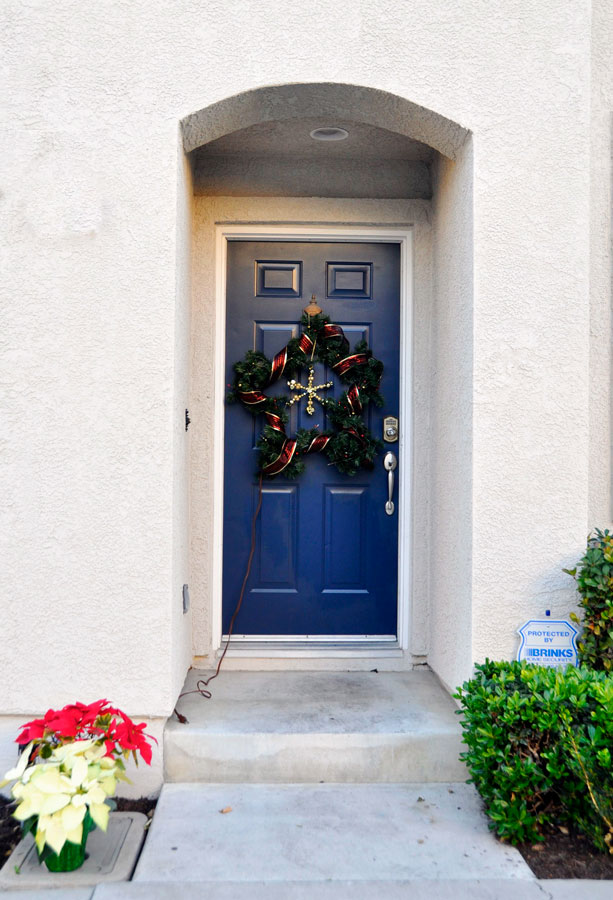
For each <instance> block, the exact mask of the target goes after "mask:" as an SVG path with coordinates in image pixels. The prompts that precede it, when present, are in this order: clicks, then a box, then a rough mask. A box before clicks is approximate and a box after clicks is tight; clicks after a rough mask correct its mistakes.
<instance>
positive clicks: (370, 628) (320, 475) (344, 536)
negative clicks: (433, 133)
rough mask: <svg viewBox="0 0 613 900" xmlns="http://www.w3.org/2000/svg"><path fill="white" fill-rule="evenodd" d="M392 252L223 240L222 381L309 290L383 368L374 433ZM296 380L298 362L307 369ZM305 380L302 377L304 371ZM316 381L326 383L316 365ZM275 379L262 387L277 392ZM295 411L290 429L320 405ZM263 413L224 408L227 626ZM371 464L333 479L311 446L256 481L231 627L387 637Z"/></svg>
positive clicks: (386, 392)
mask: <svg viewBox="0 0 613 900" xmlns="http://www.w3.org/2000/svg"><path fill="white" fill-rule="evenodd" d="M399 284H400V250H399V247H398V245H397V244H382V243H381V244H380V243H371V244H366V243H330V242H329V243H324V242H322V243H319V242H313V243H312V242H305V243H297V242H289V241H284V242H281V241H279V242H270V241H261V242H254V241H232V242H230V243H229V246H228V271H227V338H226V383H228V384H230V383H232V381H233V371H232V366H233V364H234V363H235V362H237V361H238V360H241V359H243V357H244V356H245V353H246V351H247V350H248V349H257V350H261V351H262V352H263V353H265V354H266V356H268V357H269V358H270V359H272V358H273V357H274V356H275V354H277V353H278V352H279V351H280V350H281V349H282V348H283V347H284V346H285V344H286V343H287V342H288V340H289V339H290V338H291V337H294V336H296V335H298V334H299V324H298V323H299V322H300V317H301V315H302V310H303V307H305V306H306V305H307V304H308V303H309V300H310V298H311V295H312V294H315V295H316V297H317V302H318V303H319V305H320V306H321V308H322V309H323V311H324V312H325V313H327V314H328V315H329V316H330V318H331V320H332V322H334V323H336V324H337V325H340V326H341V327H342V328H343V330H344V332H345V334H346V336H347V338H348V339H349V341H350V343H351V346H352V347H353V345H354V344H355V343H356V342H357V341H360V340H366V341H367V342H368V344H369V346H370V347H371V349H372V351H373V354H374V356H375V357H377V358H378V359H380V360H382V362H383V363H384V366H385V369H384V374H383V379H382V382H381V393H382V394H383V397H384V399H385V405H384V406H383V407H382V408H381V409H378V408H376V407H374V406H373V405H372V404H370V405H369V406H368V407H367V409H366V411H365V421H366V422H367V424H368V427H369V428H370V430H371V432H372V433H373V435H375V436H377V437H379V438H381V437H382V430H383V419H384V417H385V416H398V412H399V410H398V376H399V331H400V309H399ZM304 375H305V379H306V371H304ZM305 379H303V381H304V380H305ZM315 379H316V382H315V383H316V384H323V383H325V382H327V381H329V380H332V381H334V382H335V383H334V386H333V387H332V388H329V389H327V390H328V391H329V392H330V393H331V394H332V396H338V395H339V394H340V393H341V392H342V389H343V388H342V386H341V385H340V383H338V381H337V380H336V379H334V376H333V374H332V373H328V372H326V371H324V367H323V366H321V365H319V364H318V365H316V366H315ZM288 391H289V388H288V385H287V382H286V380H285V379H283V378H281V379H280V380H279V381H278V382H277V383H276V384H275V385H274V386H273V387H272V388H269V389H267V393H268V394H269V395H270V394H275V393H287V392H288ZM315 407H316V409H315V413H314V414H313V415H311V416H307V415H306V402H305V400H303V401H301V402H300V403H297V404H295V405H294V406H293V407H292V408H291V415H290V421H289V423H288V425H287V429H286V430H287V433H288V435H289V436H291V435H292V434H295V433H296V429H298V428H312V427H313V426H314V425H316V424H319V426H320V428H322V429H323V428H325V427H326V422H325V419H324V415H323V412H322V410H321V407H319V404H317V403H316V404H315ZM262 427H263V417H262V416H256V417H253V418H252V416H251V415H250V414H249V413H248V412H247V411H246V410H245V409H244V408H242V407H241V406H239V405H233V406H228V407H227V408H226V418H225V475H224V481H225V483H224V571H223V630H224V634H226V633H227V630H228V625H229V621H230V618H231V616H232V612H233V611H234V608H235V606H236V602H237V599H238V596H239V592H240V588H241V582H242V579H243V577H244V571H245V566H246V562H247V557H248V554H249V547H250V527H251V518H252V515H253V512H254V509H255V506H256V503H257V498H258V481H257V475H256V469H257V452H258V451H257V450H256V448H255V444H256V441H257V438H258V435H259V433H260V430H261V428H262ZM388 449H391V450H392V451H393V452H394V453H395V454H398V444H397V443H395V444H386V446H385V450H383V451H381V453H380V454H379V456H378V457H377V459H376V460H375V466H374V469H373V470H372V471H366V470H361V471H360V472H359V473H358V474H357V475H356V476H354V477H349V476H347V475H342V474H339V473H338V472H337V470H336V469H335V468H333V467H331V466H329V465H328V464H327V460H326V459H325V457H324V456H323V455H322V454H320V453H314V454H312V455H310V456H308V457H307V458H306V471H305V472H304V474H303V475H302V476H300V478H299V479H298V480H295V481H291V480H289V479H287V478H284V477H283V475H282V474H281V475H278V476H277V477H275V478H273V479H271V480H266V479H265V480H264V486H263V499H262V509H261V513H260V517H259V520H258V525H257V542H256V551H255V556H254V561H253V567H252V570H251V577H250V580H249V583H248V585H247V590H246V592H245V598H244V601H243V605H242V609H241V611H240V614H239V616H238V618H237V620H236V623H235V627H234V634H235V635H236V636H239V635H245V636H254V637H255V636H256V635H257V636H263V637H265V636H272V635H275V636H283V635H286V636H288V637H290V636H291V637H297V638H304V637H305V636H309V637H317V636H326V637H329V636H345V637H351V636H354V637H356V638H357V637H364V636H372V637H382V636H385V637H390V636H395V635H396V624H397V595H398V512H397V510H398V502H397V496H394V502H395V505H396V511H395V512H394V514H393V515H387V514H386V511H385V503H386V500H387V499H388V497H387V491H388V484H387V473H386V472H385V470H384V468H383V456H384V454H385V452H386V451H387V450H388Z"/></svg>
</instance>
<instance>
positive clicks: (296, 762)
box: [164, 668, 467, 784]
mask: <svg viewBox="0 0 613 900" xmlns="http://www.w3.org/2000/svg"><path fill="white" fill-rule="evenodd" d="M208 674H210V673H207V672H203V671H202V670H190V672H189V673H188V677H187V680H186V682H185V686H184V689H183V690H184V691H191V690H194V689H195V687H196V682H197V680H198V679H199V678H201V677H206V676H207V675H208ZM210 690H211V692H212V694H213V696H212V698H211V699H210V700H205V699H204V698H203V697H201V696H200V695H199V694H189V695H188V696H186V697H183V698H181V699H180V700H179V702H178V704H177V709H178V710H179V711H180V712H181V713H182V714H183V715H185V716H186V717H187V719H188V723H186V724H181V723H180V722H178V721H177V720H176V718H175V717H172V718H171V719H170V720H169V721H168V723H167V725H166V728H165V732H164V768H165V780H166V781H167V782H224V783H268V784H273V783H319V782H354V783H368V782H390V783H393V782H454V781H464V780H465V779H466V777H467V775H466V769H465V767H464V765H463V764H462V763H461V762H460V761H459V758H458V757H459V753H460V751H461V729H460V724H459V721H458V717H457V715H456V714H455V709H456V707H455V704H454V702H453V700H452V699H451V698H450V697H449V695H448V694H447V692H446V691H445V690H444V689H443V688H442V687H441V686H440V684H439V682H438V681H437V679H436V677H435V676H434V675H433V673H432V672H431V671H429V670H428V669H425V668H424V669H423V670H422V669H419V670H414V671H411V672H380V673H378V672H375V671H373V672H332V673H331V672H227V671H226V672H223V671H222V674H221V675H220V676H219V678H217V679H216V680H215V681H213V682H212V683H211V685H210Z"/></svg>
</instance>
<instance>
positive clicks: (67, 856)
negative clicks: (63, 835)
mask: <svg viewBox="0 0 613 900" xmlns="http://www.w3.org/2000/svg"><path fill="white" fill-rule="evenodd" d="M95 827H96V825H95V824H94V821H93V819H92V817H91V816H90V814H89V812H87V813H85V818H84V819H83V837H82V838H81V843H80V844H73V843H71V842H70V841H66V843H65V844H64V846H63V847H62V849H61V850H60V852H59V853H46V854H44V856H43V862H44V863H45V865H46V866H47V868H48V869H49V871H50V872H73V871H74V870H75V869H78V868H80V867H81V866H82V865H83V863H84V862H85V844H86V843H87V836H88V834H89V833H90V831H93V830H94V828H95Z"/></svg>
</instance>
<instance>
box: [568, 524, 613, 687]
mask: <svg viewBox="0 0 613 900" xmlns="http://www.w3.org/2000/svg"><path fill="white" fill-rule="evenodd" d="M564 571H565V572H567V573H568V574H569V575H572V576H573V578H574V579H575V581H576V582H577V590H578V591H579V594H580V595H581V600H580V601H579V605H580V606H581V608H582V611H583V621H582V622H581V623H580V624H582V625H583V632H582V634H581V637H580V638H579V641H578V644H577V646H578V651H579V652H578V656H579V662H580V663H584V664H585V665H586V666H590V667H591V668H592V669H599V670H604V671H606V672H613V535H612V534H610V533H609V531H607V530H606V529H605V530H604V531H601V530H600V529H599V528H597V529H596V531H594V532H593V533H592V534H590V535H589V537H588V542H587V550H586V551H585V555H584V556H583V558H582V559H581V561H580V562H579V563H578V565H577V566H576V567H575V568H574V569H564ZM571 618H572V619H573V620H574V621H575V622H579V617H578V616H576V615H575V613H571Z"/></svg>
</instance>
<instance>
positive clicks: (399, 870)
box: [0, 783, 613, 900]
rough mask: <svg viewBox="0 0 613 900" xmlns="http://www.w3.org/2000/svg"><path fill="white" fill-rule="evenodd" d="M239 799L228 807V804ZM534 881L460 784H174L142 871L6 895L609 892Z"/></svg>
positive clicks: (499, 896) (475, 899) (389, 897)
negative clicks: (128, 877) (86, 884)
mask: <svg viewBox="0 0 613 900" xmlns="http://www.w3.org/2000/svg"><path fill="white" fill-rule="evenodd" d="M228 807H231V811H227V812H222V811H221V810H227V809H228ZM612 897H613V883H612V882H610V881H608V882H607V881H537V880H536V879H535V878H534V876H533V875H532V873H531V871H530V869H529V868H528V866H527V865H526V864H525V862H524V860H523V859H522V857H521V856H520V854H519V853H518V851H517V850H515V849H514V848H513V847H509V846H506V845H503V844H500V843H499V842H498V841H496V840H495V839H494V837H493V836H492V834H491V832H490V831H489V830H488V827H487V822H486V819H485V816H484V815H483V813H482V811H481V806H480V801H479V798H478V797H477V795H476V792H475V791H474V789H473V788H472V787H471V786H469V785H466V784H463V783H454V784H432V783H428V784H398V785H391V784H370V785H368V784H358V785H355V784H354V785H351V784H326V785H304V784H301V785H253V784H246V785H245V784H242V785H236V784H223V785H202V784H170V785H166V786H165V787H164V788H163V790H162V794H161V796H160V800H159V803H158V808H157V810H156V814H155V817H154V820H153V823H152V826H151V829H150V833H149V837H148V839H147V842H146V844H145V848H144V850H143V852H142V854H141V857H140V860H139V862H138V864H137V867H136V871H135V873H134V875H133V880H132V881H130V882H117V883H107V884H99V885H98V886H97V887H91V888H74V889H72V888H66V887H62V888H60V889H59V890H47V891H43V890H39V891H13V890H11V891H7V892H4V893H2V892H1V891H0V898H1V900H9V898H10V900H54V898H58V900H63V898H66V900H179V898H180V900H203V898H206V900H320V898H321V900H379V898H381V900H611V898H612Z"/></svg>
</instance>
